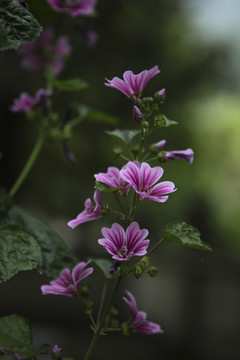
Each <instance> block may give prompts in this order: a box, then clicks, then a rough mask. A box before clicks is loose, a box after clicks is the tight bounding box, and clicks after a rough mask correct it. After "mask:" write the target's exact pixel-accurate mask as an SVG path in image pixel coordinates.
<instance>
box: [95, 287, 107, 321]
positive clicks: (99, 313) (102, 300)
mask: <svg viewBox="0 0 240 360" xmlns="http://www.w3.org/2000/svg"><path fill="white" fill-rule="evenodd" d="M107 285H108V284H107V282H106V281H105V283H104V286H103V291H102V296H101V302H100V305H99V310H98V316H97V324H99V321H100V318H101V315H102V309H103V303H104V299H105V295H106V290H107Z"/></svg>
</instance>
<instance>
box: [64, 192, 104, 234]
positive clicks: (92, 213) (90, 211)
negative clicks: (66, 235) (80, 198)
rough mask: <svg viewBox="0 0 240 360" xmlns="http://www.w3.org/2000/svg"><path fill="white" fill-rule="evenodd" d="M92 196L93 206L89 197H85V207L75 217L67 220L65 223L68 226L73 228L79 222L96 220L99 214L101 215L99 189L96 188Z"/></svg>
mask: <svg viewBox="0 0 240 360" xmlns="http://www.w3.org/2000/svg"><path fill="white" fill-rule="evenodd" d="M93 197H94V201H95V206H93V204H92V202H91V199H87V200H86V201H85V204H84V206H85V209H84V210H83V211H82V212H81V213H80V214H78V216H77V217H76V219H73V220H71V221H69V222H68V223H67V224H68V226H70V227H71V228H72V229H74V228H75V227H76V226H78V225H80V224H83V223H85V222H88V221H93V220H97V219H98V218H99V217H100V216H102V211H101V208H102V202H101V193H100V191H98V190H96V191H95V192H94V196H93Z"/></svg>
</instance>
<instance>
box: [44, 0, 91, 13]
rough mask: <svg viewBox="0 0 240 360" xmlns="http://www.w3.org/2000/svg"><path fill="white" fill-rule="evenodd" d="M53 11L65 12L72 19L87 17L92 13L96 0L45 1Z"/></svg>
mask: <svg viewBox="0 0 240 360" xmlns="http://www.w3.org/2000/svg"><path fill="white" fill-rule="evenodd" d="M47 2H48V3H49V5H50V6H51V7H52V8H53V10H55V11H57V12H65V13H68V14H69V15H71V16H72V17H75V16H78V15H89V14H91V13H92V12H93V11H94V8H95V6H96V3H97V0H47Z"/></svg>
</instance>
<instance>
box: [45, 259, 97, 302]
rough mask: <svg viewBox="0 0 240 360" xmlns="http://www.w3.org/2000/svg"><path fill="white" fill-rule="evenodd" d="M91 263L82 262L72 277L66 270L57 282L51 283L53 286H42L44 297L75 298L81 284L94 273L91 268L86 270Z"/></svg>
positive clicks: (74, 270) (74, 269)
mask: <svg viewBox="0 0 240 360" xmlns="http://www.w3.org/2000/svg"><path fill="white" fill-rule="evenodd" d="M90 262H91V261H90V260H88V261H87V262H80V263H78V264H77V265H76V266H75V267H74V268H73V270H72V277H71V273H70V270H69V269H67V268H65V269H63V270H62V271H61V273H60V277H59V278H58V279H56V280H53V281H50V284H51V285H42V286H41V291H42V294H43V295H49V294H53V295H64V296H74V295H76V293H77V291H78V289H79V287H80V283H81V282H82V280H83V279H85V278H86V277H87V276H89V275H90V274H91V273H92V272H93V268H92V267H90V268H88V269H86V270H84V269H85V268H86V267H87V265H88V264H89V263H90Z"/></svg>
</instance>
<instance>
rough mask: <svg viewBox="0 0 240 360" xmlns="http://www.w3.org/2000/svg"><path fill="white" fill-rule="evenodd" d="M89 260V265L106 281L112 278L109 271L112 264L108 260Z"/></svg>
mask: <svg viewBox="0 0 240 360" xmlns="http://www.w3.org/2000/svg"><path fill="white" fill-rule="evenodd" d="M90 260H91V264H92V265H93V266H94V267H96V268H97V269H98V270H100V271H101V272H102V273H103V275H104V276H105V277H106V278H107V279H110V278H111V277H112V275H111V274H110V271H109V270H110V267H111V266H112V262H111V261H110V260H107V259H94V258H90Z"/></svg>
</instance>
